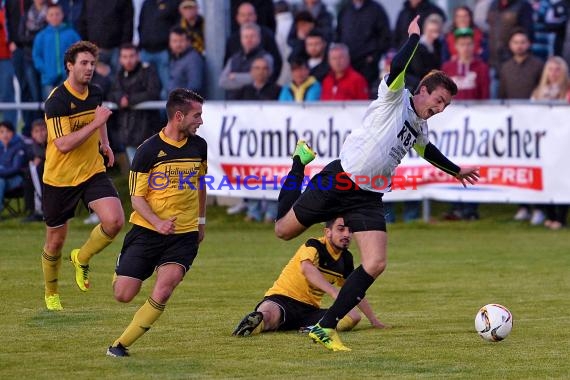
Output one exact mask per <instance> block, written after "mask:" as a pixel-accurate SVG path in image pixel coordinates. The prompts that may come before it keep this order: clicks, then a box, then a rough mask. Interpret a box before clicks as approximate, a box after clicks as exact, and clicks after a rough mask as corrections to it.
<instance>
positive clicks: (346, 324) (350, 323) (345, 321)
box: [336, 314, 358, 331]
mask: <svg viewBox="0 0 570 380" xmlns="http://www.w3.org/2000/svg"><path fill="white" fill-rule="evenodd" d="M357 324H358V322H355V321H354V319H352V318H350V315H348V314H347V315H345V316H344V317H343V318H342V319H341V320H340V321H338V324H337V325H336V330H337V331H350V330H352V329H353V328H354V326H356V325H357Z"/></svg>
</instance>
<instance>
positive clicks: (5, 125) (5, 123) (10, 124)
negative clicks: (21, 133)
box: [0, 120, 16, 132]
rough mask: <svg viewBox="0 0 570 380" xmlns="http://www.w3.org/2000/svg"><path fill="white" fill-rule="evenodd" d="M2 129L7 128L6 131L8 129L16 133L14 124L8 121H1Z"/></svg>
mask: <svg viewBox="0 0 570 380" xmlns="http://www.w3.org/2000/svg"><path fill="white" fill-rule="evenodd" d="M0 127H5V128H6V129H8V130H10V131H12V132H16V128H14V124H12V122H10V121H8V120H2V121H0Z"/></svg>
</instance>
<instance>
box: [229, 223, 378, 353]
mask: <svg viewBox="0 0 570 380" xmlns="http://www.w3.org/2000/svg"><path fill="white" fill-rule="evenodd" d="M324 232H325V234H324V236H323V237H321V238H319V239H309V240H307V242H306V243H305V244H303V245H302V246H301V247H300V248H299V249H298V250H297V253H296V254H295V256H293V258H292V259H291V260H290V261H289V263H288V264H287V265H286V266H285V268H284V269H283V271H282V272H281V275H280V276H279V278H278V279H277V281H275V283H274V284H273V286H272V287H271V289H269V290H268V291H267V292H266V293H265V298H264V299H263V301H261V302H260V303H259V304H258V305H257V307H256V308H255V311H253V312H251V313H249V314H248V315H246V316H245V317H244V318H243V319H242V321H241V322H240V323H239V324H238V326H237V327H236V329H235V330H234V332H233V335H236V336H248V335H252V334H257V333H261V332H264V331H275V330H298V329H300V328H303V327H309V326H312V325H314V324H316V323H317V322H318V321H319V319H321V317H322V316H323V315H324V314H325V312H326V309H321V308H320V306H321V301H322V298H323V296H324V294H325V293H327V294H329V295H330V296H331V297H333V298H335V299H336V296H337V295H338V292H339V289H338V288H337V287H335V286H333V285H338V286H342V285H343V284H344V281H345V279H346V278H347V277H348V276H349V275H350V273H351V272H352V271H353V270H354V263H353V257H352V253H350V251H348V246H349V244H350V240H351V238H352V232H351V231H350V229H349V228H348V227H347V226H345V225H344V219H343V218H341V217H339V218H335V219H333V220H330V221H328V222H327V223H326V226H325V231H324ZM358 308H359V309H360V310H361V311H362V312H363V313H364V315H365V316H366V317H367V318H368V320H369V321H370V323H371V324H372V326H374V327H376V328H384V327H386V326H385V325H384V324H383V323H382V322H380V321H379V320H378V318H376V316H375V315H374V312H373V311H372V308H371V307H370V305H369V303H368V301H367V300H366V299H363V300H361V301H360V303H359V304H358ZM358 322H360V314H359V313H358V311H357V310H356V309H352V310H351V311H350V312H349V313H348V314H347V315H346V316H345V317H344V318H343V319H341V320H340V321H339V322H338V325H337V330H338V331H346V330H351V329H352V328H354V326H356V324H357V323H358ZM344 349H345V347H344V348H343V347H340V346H339V347H338V350H339V351H340V350H344Z"/></svg>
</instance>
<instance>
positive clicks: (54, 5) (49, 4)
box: [47, 1, 63, 12]
mask: <svg viewBox="0 0 570 380" xmlns="http://www.w3.org/2000/svg"><path fill="white" fill-rule="evenodd" d="M55 7H58V8H59V9H61V11H62V12H63V7H62V6H61V4H60V3H52V2H49V1H48V3H47V9H50V8H55Z"/></svg>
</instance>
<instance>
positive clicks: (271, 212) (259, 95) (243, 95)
mask: <svg viewBox="0 0 570 380" xmlns="http://www.w3.org/2000/svg"><path fill="white" fill-rule="evenodd" d="M271 69H272V68H271V60H270V59H269V58H268V57H265V56H261V57H258V58H256V59H254V60H253V62H252V64H251V69H250V74H251V77H252V79H253V83H251V84H248V85H246V86H244V87H243V88H242V89H241V90H239V91H238V93H237V97H236V99H235V100H258V101H259V100H261V101H272V100H273V101H275V100H277V98H278V97H279V91H280V90H281V87H280V86H279V85H277V84H275V82H273V81H272V80H271ZM242 204H243V205H244V206H242V207H243V208H245V209H246V216H245V221H246V222H261V221H265V222H266V223H272V222H273V221H274V220H275V218H276V217H277V201H271V200H267V199H252V198H247V199H242V200H241V201H240V203H238V204H236V205H235V206H233V207H235V210H238V208H239V207H240V205H242ZM230 210H231V208H228V213H231V211H230ZM239 212H241V210H238V212H236V214H237V213H239Z"/></svg>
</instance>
